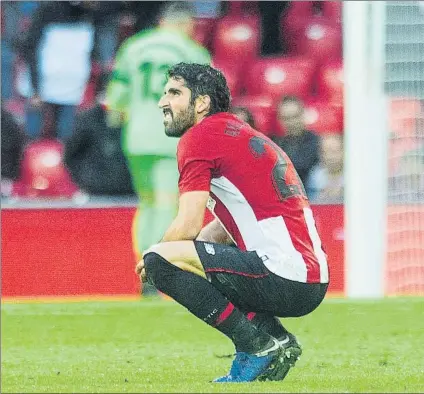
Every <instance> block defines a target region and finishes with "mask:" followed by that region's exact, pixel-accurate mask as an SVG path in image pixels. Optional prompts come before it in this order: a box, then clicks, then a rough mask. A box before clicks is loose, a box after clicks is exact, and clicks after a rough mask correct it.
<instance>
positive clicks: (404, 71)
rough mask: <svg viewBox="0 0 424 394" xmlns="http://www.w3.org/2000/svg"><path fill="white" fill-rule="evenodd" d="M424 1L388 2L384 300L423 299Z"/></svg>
mask: <svg viewBox="0 0 424 394" xmlns="http://www.w3.org/2000/svg"><path fill="white" fill-rule="evenodd" d="M423 5H424V2H420V1H387V2H386V7H385V10H386V11H385V76H384V85H385V93H386V95H387V101H388V103H387V104H388V105H387V109H388V115H389V136H388V138H389V141H388V142H389V145H388V160H389V163H388V195H387V197H388V207H387V208H388V209H387V214H388V217H387V244H386V251H387V255H386V262H385V266H384V272H385V275H384V289H385V294H386V295H401V294H408V295H424V6H423Z"/></svg>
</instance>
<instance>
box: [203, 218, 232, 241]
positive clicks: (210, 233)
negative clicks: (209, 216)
mask: <svg viewBox="0 0 424 394" xmlns="http://www.w3.org/2000/svg"><path fill="white" fill-rule="evenodd" d="M196 240H197V241H203V242H213V243H217V244H223V245H232V244H234V241H233V240H232V238H231V237H230V235H229V234H228V233H227V231H226V230H225V228H224V227H223V226H222V224H221V223H220V221H219V220H218V219H214V220H212V222H210V223H209V224H208V225H206V226H205V227H204V228H203V229H202V231H200V234H199V235H198V236H197V238H196Z"/></svg>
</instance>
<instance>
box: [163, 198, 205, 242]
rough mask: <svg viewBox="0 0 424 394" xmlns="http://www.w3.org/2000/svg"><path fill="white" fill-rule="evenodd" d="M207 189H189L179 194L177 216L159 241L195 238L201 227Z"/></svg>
mask: <svg viewBox="0 0 424 394" xmlns="http://www.w3.org/2000/svg"><path fill="white" fill-rule="evenodd" d="M208 198H209V192H208V191H191V192H186V193H184V194H182V195H181V197H180V201H179V208H178V214H177V217H176V218H175V219H174V221H173V222H172V224H171V226H170V227H169V228H168V230H167V231H166V233H165V235H164V237H163V238H162V241H161V242H171V241H190V240H194V239H196V237H197V236H198V235H199V233H200V231H201V230H202V227H203V220H204V217H205V209H206V203H207V202H208Z"/></svg>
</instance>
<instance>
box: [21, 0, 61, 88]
mask: <svg viewBox="0 0 424 394" xmlns="http://www.w3.org/2000/svg"><path fill="white" fill-rule="evenodd" d="M57 8H58V7H57V5H56V4H54V3H53V4H52V3H44V4H41V5H40V6H39V7H38V9H37V10H36V11H35V13H34V15H33V17H32V21H31V25H30V27H29V29H28V31H27V32H26V33H25V34H24V38H23V39H22V40H20V39H18V41H20V43H19V44H18V45H19V48H20V54H21V56H22V57H23V58H24V59H25V61H26V62H27V64H28V68H29V72H30V76H31V84H32V87H33V91H34V95H35V96H37V95H38V94H39V83H40V76H39V72H38V51H37V49H38V45H39V43H40V41H41V37H42V34H43V30H44V28H45V26H46V25H47V24H48V23H50V22H51V21H54V19H55V16H57V11H56V9H57Z"/></svg>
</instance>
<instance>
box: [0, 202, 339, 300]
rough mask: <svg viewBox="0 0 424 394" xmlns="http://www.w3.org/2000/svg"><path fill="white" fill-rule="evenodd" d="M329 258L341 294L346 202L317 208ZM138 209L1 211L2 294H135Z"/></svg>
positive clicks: (335, 287)
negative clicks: (133, 227)
mask: <svg viewBox="0 0 424 394" xmlns="http://www.w3.org/2000/svg"><path fill="white" fill-rule="evenodd" d="M313 210H314V212H315V219H316V222H317V227H318V229H319V231H320V234H321V237H322V241H323V244H324V247H325V249H326V252H327V254H328V256H329V262H330V278H331V285H330V291H332V292H337V293H342V292H343V287H344V284H343V281H344V279H343V278H344V266H343V207H342V206H327V205H319V206H315V207H313ZM133 214H134V208H101V209H100V208H94V209H85V208H81V209H74V208H69V209H49V210H45V209H44V210H42V209H22V210H21V209H16V210H15V209H7V210H2V217H1V224H2V232H1V239H2V296H6V297H35V296H37V297H39V296H42V297H43V296H92V295H102V296H105V295H135V294H137V293H138V291H139V288H140V286H139V281H138V278H137V276H136V275H135V274H134V265H135V261H134V257H133V252H132V247H131V222H132V217H133Z"/></svg>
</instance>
